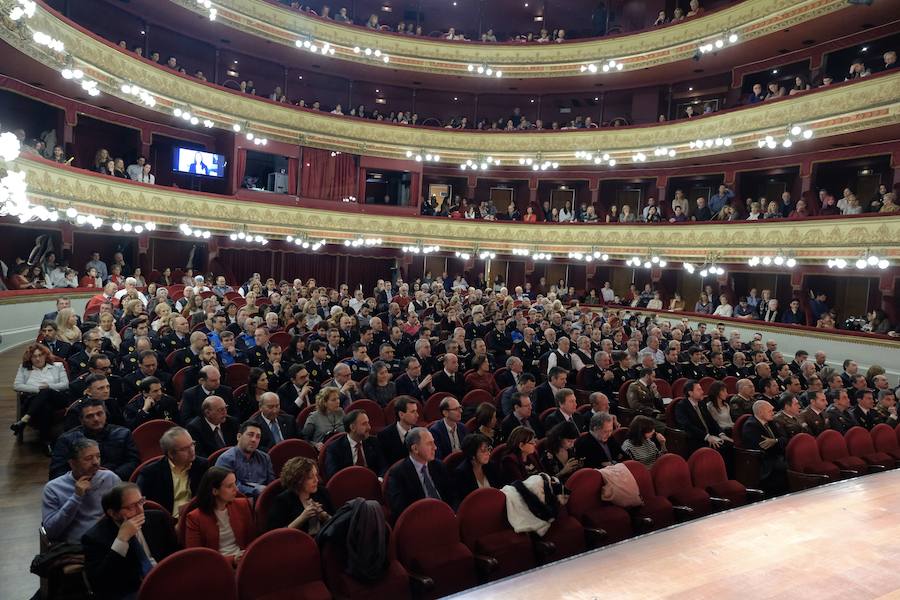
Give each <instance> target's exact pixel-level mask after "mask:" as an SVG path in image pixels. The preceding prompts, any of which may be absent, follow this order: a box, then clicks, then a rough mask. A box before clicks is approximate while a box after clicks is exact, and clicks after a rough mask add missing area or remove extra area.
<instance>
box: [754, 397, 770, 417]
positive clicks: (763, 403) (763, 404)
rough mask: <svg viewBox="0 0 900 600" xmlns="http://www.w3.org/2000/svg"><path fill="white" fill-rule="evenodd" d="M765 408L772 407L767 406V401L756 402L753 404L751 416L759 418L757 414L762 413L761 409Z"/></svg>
mask: <svg viewBox="0 0 900 600" xmlns="http://www.w3.org/2000/svg"><path fill="white" fill-rule="evenodd" d="M766 406H772V405H771V404H769V401H768V400H757V401H756V402H754V403H753V416H754V417H759V414H760V413H761V412H762V409H763V408H765V407H766Z"/></svg>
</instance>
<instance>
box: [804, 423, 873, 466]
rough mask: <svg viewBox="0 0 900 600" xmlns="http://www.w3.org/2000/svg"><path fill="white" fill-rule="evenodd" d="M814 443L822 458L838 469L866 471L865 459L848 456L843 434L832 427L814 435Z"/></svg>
mask: <svg viewBox="0 0 900 600" xmlns="http://www.w3.org/2000/svg"><path fill="white" fill-rule="evenodd" d="M816 444H818V446H819V454H820V455H821V456H822V460H825V461H828V462H830V463H834V464H836V465H837V466H838V468H840V469H844V470H848V471H856V472H857V473H866V472H868V470H869V467H868V465H867V464H866V461H864V460H863V459H861V458H857V457H856V456H850V451H849V450H847V443H846V442H845V441H844V436H842V435H841V434H840V433H838V432H837V431H835V430H834V429H828V430H826V431H823V432H822V433H820V434H819V435H818V436H817V437H816Z"/></svg>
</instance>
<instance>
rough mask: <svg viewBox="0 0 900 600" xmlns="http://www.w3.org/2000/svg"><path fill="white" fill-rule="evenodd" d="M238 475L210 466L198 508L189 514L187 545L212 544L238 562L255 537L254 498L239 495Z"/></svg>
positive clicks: (186, 522) (211, 547) (202, 480)
mask: <svg viewBox="0 0 900 600" xmlns="http://www.w3.org/2000/svg"><path fill="white" fill-rule="evenodd" d="M237 494H238V487H237V478H236V477H235V475H234V473H232V472H231V471H229V470H228V469H224V468H222V467H210V468H209V470H208V471H207V472H206V473H205V474H204V475H203V479H201V480H200V487H199V489H198V490H197V508H195V509H193V510H192V511H191V512H189V513H188V514H187V515H185V541H184V545H185V547H186V548H209V549H211V550H215V551H216V552H219V553H221V554H222V555H223V556H224V557H225V558H226V559H228V561H229V562H231V564H232V565H234V566H237V563H238V562H239V561H240V559H241V556H242V555H243V553H244V550H246V548H247V546H248V545H249V544H250V542H251V541H253V538H254V537H255V525H254V523H253V512H252V509H251V508H250V501H249V500H248V499H247V498H238V497H237Z"/></svg>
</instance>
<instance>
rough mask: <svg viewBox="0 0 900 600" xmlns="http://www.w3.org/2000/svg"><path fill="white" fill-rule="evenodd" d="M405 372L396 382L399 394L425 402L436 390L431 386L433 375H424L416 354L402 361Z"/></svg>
mask: <svg viewBox="0 0 900 600" xmlns="http://www.w3.org/2000/svg"><path fill="white" fill-rule="evenodd" d="M401 365H402V366H403V370H404V373H403V375H401V376H400V377H398V378H397V381H395V382H394V384H395V385H396V389H397V394H398V395H401V396H412V397H413V398H415V399H416V400H418V401H419V402H425V400H427V399H428V397H429V396H430V395H431V394H432V392H434V388H433V387H432V386H431V375H430V374H429V375H426V376H425V377H422V363H421V361H419V359H418V358H416V357H415V356H410V357H407V358H404V359H403V361H402V362H401Z"/></svg>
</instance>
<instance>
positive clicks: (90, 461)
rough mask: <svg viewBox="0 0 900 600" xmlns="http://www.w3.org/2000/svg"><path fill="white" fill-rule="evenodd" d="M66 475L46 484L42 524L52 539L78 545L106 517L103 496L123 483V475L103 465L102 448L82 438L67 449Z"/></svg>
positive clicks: (61, 475)
mask: <svg viewBox="0 0 900 600" xmlns="http://www.w3.org/2000/svg"><path fill="white" fill-rule="evenodd" d="M67 450H68V452H69V453H68V455H67V456H66V459H67V465H66V467H65V470H64V472H63V473H62V474H60V475H58V476H57V477H54V478H52V479H51V480H50V481H49V482H48V483H47V485H46V486H44V494H43V500H42V501H41V527H43V529H44V531H46V533H47V538H48V539H49V540H50V541H51V542H69V543H72V544H78V543H80V542H81V536H82V535H83V534H84V533H85V532H86V531H87V530H88V529H90V528H91V527H93V526H94V524H95V523H96V522H97V520H98V519H100V518H101V517H102V516H103V508H102V506H101V499H102V498H103V496H104V494H106V493H107V492H108V491H109V490H111V489H112V488H113V487H114V486H115V485H117V484H118V483H120V481H121V480H120V479H119V476H118V475H116V474H115V473H114V472H113V471H110V470H107V469H103V468H101V465H100V447H99V445H98V444H97V442H96V441H94V440H92V439H90V438H85V437H82V438H80V439H78V440H76V441H75V442H74V443H73V444H72V445H71V446H69V447H68V448H67Z"/></svg>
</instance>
